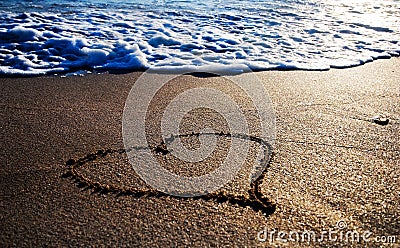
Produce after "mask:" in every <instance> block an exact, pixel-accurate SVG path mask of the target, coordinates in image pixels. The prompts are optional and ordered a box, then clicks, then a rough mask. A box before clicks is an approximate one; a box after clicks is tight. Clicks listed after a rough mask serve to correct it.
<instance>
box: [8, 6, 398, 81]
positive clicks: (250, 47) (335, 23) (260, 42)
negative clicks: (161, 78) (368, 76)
mask: <svg viewBox="0 0 400 248" xmlns="http://www.w3.org/2000/svg"><path fill="white" fill-rule="evenodd" d="M7 3H8V1H4V2H3V3H1V4H0V17H1V19H2V21H0V74H3V75H43V74H66V73H71V72H76V71H82V70H86V71H99V72H101V71H111V72H114V71H134V70H144V69H146V68H149V67H154V68H158V69H160V70H166V71H171V72H174V71H180V70H185V69H187V68H190V69H191V70H198V71H201V70H205V69H207V70H210V68H214V69H213V70H215V71H237V70H238V68H241V66H240V65H243V66H244V65H245V66H248V67H250V68H251V69H253V70H268V69H305V70H327V69H330V68H346V67H351V66H357V65H361V64H364V63H366V62H370V61H373V60H375V59H379V58H390V57H391V56H398V55H399V53H400V43H399V40H400V30H399V27H400V21H399V20H400V12H399V11H398V10H399V9H400V2H398V1H397V2H396V1H362V2H357V1H351V2H347V1H332V2H318V1H283V0H281V1H266V0H265V1H263V0H259V1H250V0H248V1H238V0H236V1H230V2H229V3H228V2H226V3H222V2H221V1H211V0H205V1H202V2H201V3H199V2H196V3H195V2H193V1H171V2H169V3H166V2H162V1H147V2H146V1H144V3H143V1H111V2H108V3H107V4H105V3H104V1H100V0H98V1H95V0H92V1H88V2H87V3H81V4H78V5H73V3H71V2H69V1H64V2H61V3H57V2H54V3H52V2H51V1H39V2H38V4H36V5H34V6H33V5H31V4H28V3H20V4H19V5H18V6H17V7H16V8H15V9H13V11H9V10H6V7H8V6H7ZM9 4H11V2H10V3H9Z"/></svg>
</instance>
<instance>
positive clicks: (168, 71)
mask: <svg viewBox="0 0 400 248" xmlns="http://www.w3.org/2000/svg"><path fill="white" fill-rule="evenodd" d="M399 57H400V55H396V54H391V55H390V57H383V58H376V59H372V60H371V61H366V62H362V63H361V64H358V65H352V66H342V67H341V66H330V67H329V68H325V69H302V68H297V67H295V66H293V67H284V66H278V67H275V68H270V69H255V68H254V69H251V68H248V69H249V70H250V71H247V72H241V73H253V72H268V71H309V72H322V71H330V70H346V69H351V68H357V67H360V66H364V65H367V64H370V63H375V62H377V61H381V60H390V59H396V58H399ZM239 65H241V64H239ZM206 68H207V69H198V72H194V73H193V74H200V75H201V74H203V73H204V71H210V70H209V68H211V66H209V65H208V66H206ZM149 69H151V68H145V69H135V70H115V71H107V70H105V71H96V70H87V71H85V70H84V69H81V70H78V71H75V72H74V71H70V72H65V73H61V74H59V73H54V74H51V73H50V74H31V75H28V74H26V75H24V74H0V79H3V78H34V77H61V78H62V77H74V76H83V77H85V76H89V75H103V74H111V75H124V74H131V73H143V72H145V71H147V70H149ZM156 70H158V71H159V72H160V73H162V74H181V73H180V71H194V69H193V68H191V69H182V68H177V69H176V70H174V69H171V68H169V69H166V70H163V69H162V68H157V69H156ZM196 70H197V69H196ZM227 70H228V69H227ZM82 72H84V73H83V74H80V73H82ZM215 72H216V73H220V74H223V75H239V74H241V73H236V72H229V71H220V70H216V71H215ZM204 74H207V73H204Z"/></svg>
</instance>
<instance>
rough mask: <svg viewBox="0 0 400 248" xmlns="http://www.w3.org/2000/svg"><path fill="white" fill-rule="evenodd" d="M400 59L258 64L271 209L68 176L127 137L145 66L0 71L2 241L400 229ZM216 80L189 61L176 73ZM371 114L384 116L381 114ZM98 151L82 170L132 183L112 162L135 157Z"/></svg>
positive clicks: (222, 241)
mask: <svg viewBox="0 0 400 248" xmlns="http://www.w3.org/2000/svg"><path fill="white" fill-rule="evenodd" d="M399 66H400V60H399V59H398V58H393V59H390V60H380V61H377V62H373V63H369V64H366V65H364V66H361V67H356V68H350V69H344V70H330V71H325V72H305V71H285V72H283V71H267V72H259V73H257V76H258V77H259V78H260V79H261V81H262V82H263V84H264V86H265V87H266V88H267V89H268V93H269V96H270V98H271V100H272V102H273V105H274V108H275V111H276V116H277V121H276V127H277V135H276V137H277V141H276V144H275V147H274V150H273V156H272V159H271V161H270V163H269V166H268V168H267V169H266V171H265V173H264V174H263V178H262V181H260V184H259V185H258V189H257V192H259V193H260V194H262V197H263V198H265V199H268V202H270V203H271V204H272V205H274V208H273V211H270V212H266V211H262V210H260V209H257V208H253V207H251V206H249V205H247V204H237V203H235V202H232V201H229V200H218V199H217V198H215V199H204V198H187V199H186V198H185V199H182V198H177V197H170V196H168V195H163V196H159V197H158V196H153V195H143V196H141V195H140V194H139V195H136V194H122V195H118V193H114V192H113V191H112V190H110V191H106V192H103V191H102V190H97V189H96V185H94V187H88V186H87V185H85V186H83V187H80V185H79V184H80V181H79V180H76V178H73V177H71V176H69V177H66V176H65V174H66V173H68V171H70V169H71V164H72V163H71V161H72V160H71V159H73V161H79V159H81V158H85V157H86V156H88V155H90V154H96V153H98V151H99V150H101V151H107V150H112V151H118V150H120V149H123V148H124V147H123V143H122V136H121V118H122V111H123V108H124V103H125V100H126V97H127V95H128V93H129V90H130V89H131V87H132V85H133V84H134V82H135V80H136V79H137V78H138V77H139V75H140V73H131V74H124V75H108V74H103V75H89V76H85V77H67V78H59V77H37V78H1V79H0V86H1V97H0V104H1V106H2V108H1V110H0V115H1V123H0V127H1V139H2V143H1V157H0V158H1V167H0V176H1V188H2V193H1V205H0V208H1V211H0V213H1V216H0V218H1V223H2V224H1V226H0V242H1V244H2V246H19V247H21V246H32V245H34V246H41V245H49V244H51V245H55V246H56V245H60V246H66V245H71V246H77V245H85V246H86V245H107V246H121V245H129V246H138V245H141V246H154V247H165V246H177V245H179V246H198V247H203V246H224V245H231V246H236V245H237V246H274V245H277V246H278V245H282V244H280V243H279V242H278V241H276V240H275V241H274V243H273V244H269V243H268V241H266V243H265V242H264V243H263V242H259V240H258V239H257V235H258V233H259V232H260V231H262V230H264V229H265V228H266V229H268V230H272V229H276V230H280V231H285V232H289V231H290V230H310V231H314V232H315V233H321V232H322V231H323V230H328V229H329V228H335V225H336V223H337V222H338V221H339V220H344V221H345V222H346V225H347V228H348V229H351V230H353V228H357V230H368V231H370V232H371V233H373V235H374V236H378V235H379V236H383V235H397V237H398V236H399V231H398V230H399V229H400V226H399V223H400V217H399V211H398V210H399V202H400V195H399V185H400V182H399V165H400V163H399V155H400V154H399V153H400V147H399V146H400V144H399V138H398V134H399V133H400V132H399V128H400V124H399V123H400V109H399V106H400V104H399V99H400V95H399V94H400V86H399V82H400V73H399V70H398V68H399ZM221 81H222V79H221V78H219V77H212V78H202V77H195V76H190V75H188V76H184V77H183V78H182V85H193V84H206V83H210V84H217V85H218V82H221ZM377 115H385V116H386V118H388V119H389V122H388V123H387V124H386V125H380V124H377V123H374V121H373V118H374V116H377ZM159 156H163V155H162V153H161V154H159ZM102 159H103V160H98V161H100V163H92V164H90V165H89V166H84V167H80V168H78V169H79V171H78V172H79V173H81V174H80V175H85V176H86V177H88V178H90V180H92V181H95V182H98V183H101V185H100V186H103V188H104V187H107V185H110V186H111V185H117V186H118V187H121V188H123V187H124V186H125V185H127V184H130V185H132V184H134V183H135V181H132V180H133V179H132V180H126V178H125V177H124V176H125V175H126V174H122V173H120V172H118V170H117V169H118V168H125V169H126V170H128V169H129V168H127V167H124V166H126V164H125V163H124V160H123V159H124V158H123V157H122V156H119V154H113V155H112V154H109V156H105V157H103V158H102ZM68 161H70V162H69V163H68V164H67V162H68ZM96 161H97V160H96ZM117 173H119V174H117ZM138 183H139V181H138ZM139 186H143V187H145V186H146V185H139ZM236 186H237V188H236V189H235V185H233V186H232V189H235V190H234V191H233V190H232V191H230V192H228V193H229V194H231V193H232V194H237V195H240V197H242V196H243V197H245V193H246V192H247V189H248V188H251V187H250V185H236ZM246 187H247V188H246ZM110 189H111V188H110ZM228 193H227V194H226V195H228ZM243 199H244V198H243ZM371 237H372V236H371ZM334 244H335V243H334V242H333V243H329V242H328V243H319V242H315V243H312V244H310V246H328V245H334ZM337 245H339V244H337ZM344 245H348V246H358V245H360V244H359V243H345V244H344ZM373 245H376V244H373ZM397 245H398V244H397ZM290 246H299V247H304V246H307V244H304V243H301V242H300V243H299V242H296V243H290Z"/></svg>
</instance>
